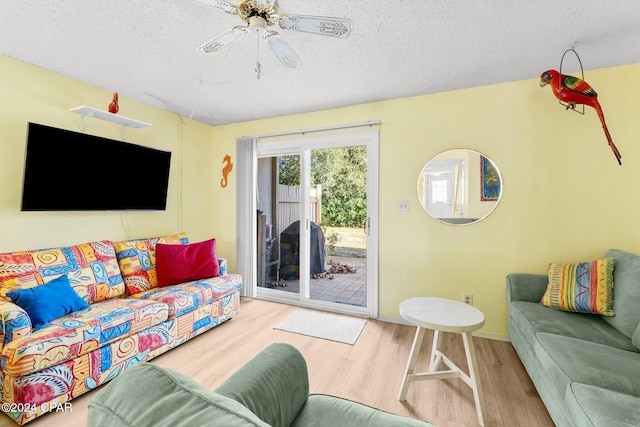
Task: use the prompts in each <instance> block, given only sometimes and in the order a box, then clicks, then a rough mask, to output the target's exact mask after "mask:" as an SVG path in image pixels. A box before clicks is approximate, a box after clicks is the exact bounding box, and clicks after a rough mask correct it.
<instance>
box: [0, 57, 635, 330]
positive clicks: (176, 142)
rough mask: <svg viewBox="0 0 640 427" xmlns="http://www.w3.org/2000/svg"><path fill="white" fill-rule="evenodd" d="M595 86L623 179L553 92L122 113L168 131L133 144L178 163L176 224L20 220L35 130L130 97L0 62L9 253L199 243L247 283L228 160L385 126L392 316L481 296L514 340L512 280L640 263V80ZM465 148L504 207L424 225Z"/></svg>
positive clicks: (383, 263) (140, 108)
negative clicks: (316, 136) (212, 116)
mask: <svg viewBox="0 0 640 427" xmlns="http://www.w3.org/2000/svg"><path fill="white" fill-rule="evenodd" d="M538 71H543V70H532V75H535V74H538ZM586 78H587V80H588V81H589V82H590V83H591V84H592V85H593V86H594V88H595V89H596V90H597V91H598V93H599V94H600V101H601V103H602V106H603V109H604V112H605V114H606V117H607V119H608V124H609V127H610V131H611V134H612V135H613V138H614V141H615V142H616V143H617V145H618V148H619V149H620V151H621V152H622V155H623V162H624V164H623V166H622V167H620V166H618V164H617V163H616V161H615V159H614V157H613V154H612V153H611V151H610V150H609V148H608V147H607V145H606V140H605V137H604V134H603V132H602V129H601V127H600V125H599V122H598V118H597V116H596V115H595V114H594V112H593V111H591V110H588V111H587V114H586V115H585V116H581V115H579V114H576V113H573V112H568V111H564V110H563V108H562V107H561V106H559V104H558V103H557V101H556V100H555V98H554V97H553V96H552V94H551V91H550V88H544V89H540V88H539V87H538V85H537V78H535V79H534V78H532V79H531V80H527V81H521V82H514V83H506V84H500V85H493V86H486V87H478V88H472V89H466V90H460V91H455V92H446V93H440V94H435V95H426V96H418V97H413V98H406V99H398V100H392V101H384V102H377V103H371V104H366V105H358V106H354V107H347V108H338V109H332V110H326V111H319V112H315V113H309V114H299V115H293V116H287V117H279V118H274V119H269V120H260V121H253V122H247V123H238V124H233V125H227V126H219V127H215V128H214V127H210V126H207V125H204V124H201V123H196V122H193V121H191V122H189V121H188V120H186V119H184V118H181V117H179V116H177V115H175V114H172V113H168V112H165V111H162V110H159V109H157V108H153V107H150V106H148V105H145V104H142V103H139V102H136V101H133V100H129V99H126V98H122V97H121V110H120V113H119V114H121V115H125V116H128V117H132V118H136V119H138V120H142V121H145V122H149V123H152V124H153V126H152V127H150V128H147V129H141V130H128V131H127V133H126V139H127V141H128V142H132V143H136V144H141V145H146V146H151V147H155V148H159V149H164V150H170V151H172V152H173V158H172V169H171V179H170V187H169V200H168V207H167V210H166V211H165V212H128V213H121V212H95V213H86V212H85V213H67V212H59V213H51V212H48V213H47V212H20V197H21V186H22V173H23V165H24V147H25V136H26V127H27V122H29V121H33V122H37V123H42V124H46V125H51V126H56V127H60V128H64V129H69V130H78V129H79V118H78V116H76V115H74V114H72V113H70V112H69V109H70V108H73V107H76V106H79V105H89V106H93V107H97V108H100V107H101V106H104V107H105V108H106V105H107V104H108V102H109V101H110V98H111V91H112V90H113V91H115V90H117V88H110V90H109V91H107V90H103V89H98V88H95V87H92V86H89V85H86V84H83V83H80V82H78V81H75V80H73V79H69V78H66V77H62V76H59V75H57V74H54V73H51V72H47V71H44V70H41V69H39V68H36V67H33V66H30V65H27V64H24V63H21V62H18V61H14V60H12V59H9V58H6V57H2V56H0V94H2V102H1V103H0V252H5V251H13V250H21V249H31V248H39V247H51V246H60V245H63V244H73V243H82V242H86V241H90V240H94V239H113V240H118V239H125V238H135V237H144V236H152V235H162V234H168V233H173V232H177V231H183V230H184V231H186V232H187V233H188V234H189V236H190V238H191V240H192V241H198V240H203V239H205V238H209V237H211V236H213V237H216V239H217V242H218V250H219V252H220V253H222V254H224V255H225V256H227V257H228V258H229V259H230V268H231V270H233V269H234V268H235V262H236V260H235V248H236V233H235V228H236V227H235V209H234V206H235V191H236V187H235V185H236V180H235V173H236V170H235V168H234V170H233V172H232V173H231V175H230V179H229V186H228V187H227V188H224V189H223V188H221V187H220V185H219V181H220V178H221V169H222V166H223V164H222V160H223V158H224V155H225V154H230V155H231V156H232V157H233V158H234V162H235V138H236V137H237V136H243V135H255V134H263V133H270V132H279V131H287V130H294V129H301V128H311V127H319V126H327V125H336V124H343V123H353V122H361V121H367V120H381V122H382V125H381V126H380V209H379V215H380V230H379V231H380V240H379V242H380V254H379V255H380V256H379V260H380V262H379V280H380V289H379V296H380V307H379V311H380V314H381V316H384V317H395V318H397V317H399V314H398V304H399V303H400V302H401V301H402V300H403V299H405V298H408V297H412V296H418V295H432V296H441V297H448V298H454V299H458V300H459V299H461V296H462V293H463V292H464V293H472V294H474V304H475V305H476V306H477V307H478V308H480V309H481V310H482V311H484V313H485V315H486V325H485V327H484V328H483V329H482V333H484V335H485V336H494V337H498V338H504V337H506V333H507V305H506V291H505V285H504V278H505V276H506V275H507V274H508V273H510V272H532V273H544V272H545V270H546V266H547V264H548V263H549V262H551V261H580V260H586V259H592V258H596V257H601V256H602V255H603V254H604V252H605V251H606V250H607V249H609V248H612V247H616V248H620V249H625V250H629V251H632V252H640V239H639V237H640V221H638V220H637V219H636V218H635V213H636V211H638V210H640V193H639V192H637V191H636V189H635V187H636V183H638V182H640V143H639V140H640V122H639V121H638V117H640V106H639V105H638V99H640V64H636V65H631V66H624V67H615V68H609V69H602V70H593V71H587V72H586ZM273 102H274V105H275V103H277V100H274V101H273ZM85 129H86V132H87V133H90V134H93V135H99V136H103V137H107V138H113V139H118V138H119V135H120V134H119V132H120V129H119V127H117V126H116V125H114V124H110V123H102V122H99V121H97V120H93V119H89V120H87V122H86V128H85ZM460 147H466V148H472V149H475V150H478V151H480V152H482V153H484V154H486V155H487V156H488V157H489V158H491V159H492V160H494V161H495V162H496V164H497V165H498V167H499V168H500V171H501V174H502V178H503V186H504V195H503V198H502V201H501V203H500V205H499V206H498V207H497V208H496V210H495V211H494V213H493V214H492V215H491V216H490V217H489V218H487V219H486V220H484V221H482V222H480V223H478V224H475V225H471V226H465V227H454V226H448V225H444V224H441V223H439V222H437V221H435V220H434V219H432V218H431V217H430V216H429V215H428V214H427V213H426V212H424V211H423V210H422V207H421V206H420V204H419V202H418V195H417V192H416V180H417V178H418V175H419V173H420V170H421V169H422V167H423V166H424V165H425V163H426V162H427V161H428V160H429V159H431V158H432V157H433V156H434V155H436V154H437V153H440V152H442V151H445V150H448V149H451V148H460ZM140 173H144V171H140ZM52 179H55V175H54V174H52ZM113 185H114V184H111V187H105V188H109V189H110V191H113V188H114V187H113ZM405 199H406V200H410V202H411V211H410V212H408V213H401V212H398V211H397V210H396V202H397V200H405Z"/></svg>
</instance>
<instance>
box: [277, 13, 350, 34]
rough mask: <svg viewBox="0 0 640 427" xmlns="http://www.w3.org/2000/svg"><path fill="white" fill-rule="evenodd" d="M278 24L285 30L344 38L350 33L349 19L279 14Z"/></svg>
mask: <svg viewBox="0 0 640 427" xmlns="http://www.w3.org/2000/svg"><path fill="white" fill-rule="evenodd" d="M278 24H279V25H280V27H281V28H283V29H285V30H294V31H302V32H304V33H311V34H321V35H323V36H332V37H339V38H341V39H346V38H347V37H349V33H351V20H350V19H346V18H329V17H326V16H310V15H281V16H280V20H279V21H278Z"/></svg>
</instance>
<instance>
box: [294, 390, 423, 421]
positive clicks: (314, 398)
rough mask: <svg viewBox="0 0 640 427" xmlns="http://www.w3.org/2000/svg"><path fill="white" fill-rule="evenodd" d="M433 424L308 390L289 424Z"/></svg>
mask: <svg viewBox="0 0 640 427" xmlns="http://www.w3.org/2000/svg"><path fill="white" fill-rule="evenodd" d="M432 425H433V424H430V423H425V422H424V421H419V420H415V419H412V418H407V417H402V416H400V415H395V414H391V413H389V412H384V411H380V410H378V409H375V408H371V407H369V406H366V405H362V404H360V403H356V402H352V401H350V400H346V399H341V398H338V397H334V396H327V395H324V394H312V395H311V396H309V398H308V399H307V403H306V404H305V405H304V406H303V407H302V410H301V411H300V413H299V414H298V417H297V418H296V420H295V421H294V423H293V424H292V427H302V426H313V427H339V426H366V427H389V426H407V427H412V426H414V427H425V426H432Z"/></svg>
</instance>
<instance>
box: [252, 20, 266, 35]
mask: <svg viewBox="0 0 640 427" xmlns="http://www.w3.org/2000/svg"><path fill="white" fill-rule="evenodd" d="M266 27H267V21H266V20H265V19H264V18H263V17H262V16H259V15H253V16H250V17H249V31H250V32H252V33H256V34H262V33H264V30H265V28H266Z"/></svg>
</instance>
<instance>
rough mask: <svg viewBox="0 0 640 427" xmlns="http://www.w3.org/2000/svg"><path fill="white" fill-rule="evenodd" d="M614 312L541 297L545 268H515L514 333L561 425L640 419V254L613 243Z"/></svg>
mask: <svg viewBox="0 0 640 427" xmlns="http://www.w3.org/2000/svg"><path fill="white" fill-rule="evenodd" d="M605 257H606V258H613V259H614V271H613V281H614V305H613V310H614V313H615V315H614V316H611V317H605V316H600V315H595V314H582V313H570V312H565V311H559V310H553V309H550V308H547V307H544V306H542V305H541V304H540V300H541V298H542V295H543V293H544V291H545V289H546V287H547V283H548V279H547V276H545V275H534V274H510V275H509V276H507V294H508V298H509V336H510V339H511V343H512V344H513V347H514V348H515V349H516V351H517V353H518V355H519V357H520V359H521V360H522V363H523V364H524V366H525V368H526V369H527V372H528V373H529V376H530V377H531V379H532V381H533V383H534V384H535V386H536V389H537V390H538V393H539V394H540V397H541V398H542V401H543V402H544V404H545V405H546V407H547V409H548V410H549V414H550V415H551V418H552V419H553V421H554V422H555V423H556V424H557V425H558V426H574V427H587V426H606V427H610V426H616V427H617V426H638V425H640V326H639V324H640V257H639V256H637V255H634V254H631V253H629V252H625V251H622V250H617V249H612V250H610V251H608V252H607V253H606V255H605Z"/></svg>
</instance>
